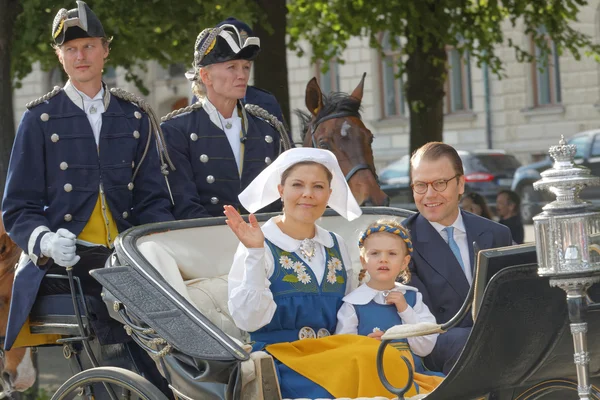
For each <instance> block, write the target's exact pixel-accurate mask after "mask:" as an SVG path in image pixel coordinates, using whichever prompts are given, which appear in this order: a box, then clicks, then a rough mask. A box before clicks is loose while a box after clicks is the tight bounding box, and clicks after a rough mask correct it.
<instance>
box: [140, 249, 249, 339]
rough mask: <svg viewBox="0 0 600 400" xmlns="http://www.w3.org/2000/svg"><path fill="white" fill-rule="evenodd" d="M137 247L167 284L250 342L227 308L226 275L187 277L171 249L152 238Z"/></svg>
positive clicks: (221, 325)
mask: <svg viewBox="0 0 600 400" xmlns="http://www.w3.org/2000/svg"><path fill="white" fill-rule="evenodd" d="M138 248H139V250H140V251H141V252H142V254H143V255H144V257H145V258H146V259H147V260H148V261H149V262H150V263H151V264H152V266H153V267H154V268H155V269H156V270H157V271H158V272H159V273H160V274H161V275H162V276H163V278H164V279H165V280H166V281H167V282H168V283H169V285H171V287H172V288H173V289H175V290H176V291H177V292H178V293H179V294H180V295H182V296H183V297H184V298H185V299H186V300H187V301H188V302H189V303H190V304H191V305H192V306H194V307H196V308H197V309H198V310H199V311H200V312H201V313H202V314H203V315H204V316H205V317H207V318H208V319H209V320H210V321H211V322H212V323H213V324H215V325H216V326H217V327H218V328H219V329H221V330H222V331H223V332H224V333H226V334H227V335H229V336H231V337H232V338H235V339H237V340H239V341H240V342H241V343H248V342H249V335H248V334H247V333H246V332H245V331H242V330H241V329H239V328H238V327H237V326H236V325H235V323H234V322H233V318H231V315H230V314H229V310H228V308H227V300H228V292H227V274H225V275H219V276H215V277H211V278H209V277H206V278H193V279H187V280H186V279H184V276H183V275H182V273H181V271H180V268H179V266H178V260H177V257H176V256H175V254H176V253H174V252H173V249H171V248H169V247H168V246H166V245H165V244H164V243H157V242H155V241H152V242H150V241H148V242H145V243H141V244H140V245H139V246H138Z"/></svg>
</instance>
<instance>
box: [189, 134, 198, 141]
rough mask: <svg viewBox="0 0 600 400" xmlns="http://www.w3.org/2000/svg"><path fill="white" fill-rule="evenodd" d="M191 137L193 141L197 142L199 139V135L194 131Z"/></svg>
mask: <svg viewBox="0 0 600 400" xmlns="http://www.w3.org/2000/svg"><path fill="white" fill-rule="evenodd" d="M190 139H192V142H195V141H196V140H198V135H196V134H195V133H192V134H191V135H190Z"/></svg>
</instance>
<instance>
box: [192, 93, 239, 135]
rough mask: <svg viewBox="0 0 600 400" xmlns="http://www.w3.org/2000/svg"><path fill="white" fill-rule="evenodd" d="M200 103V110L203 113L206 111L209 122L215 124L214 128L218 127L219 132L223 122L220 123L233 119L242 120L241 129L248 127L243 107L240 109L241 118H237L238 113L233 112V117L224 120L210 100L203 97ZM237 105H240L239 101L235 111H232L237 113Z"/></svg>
mask: <svg viewBox="0 0 600 400" xmlns="http://www.w3.org/2000/svg"><path fill="white" fill-rule="evenodd" d="M200 103H201V104H202V108H203V109H204V111H206V113H207V114H208V117H209V118H210V121H211V122H212V123H213V124H215V126H216V127H218V128H219V129H221V130H223V122H222V121H224V120H228V119H233V118H234V117H237V118H241V119H242V127H244V126H248V121H247V117H246V113H245V110H244V107H241V109H242V117H240V116H239V113H237V112H234V113H233V115H232V116H231V118H225V117H223V116H222V115H221V113H220V112H219V110H217V108H216V107H215V105H214V104H213V103H211V102H210V100H209V99H208V97H206V96H204V97H203V98H202V99H201V100H200ZM239 105H240V101H239V100H238V102H237V105H236V110H234V111H237V107H238V106H239Z"/></svg>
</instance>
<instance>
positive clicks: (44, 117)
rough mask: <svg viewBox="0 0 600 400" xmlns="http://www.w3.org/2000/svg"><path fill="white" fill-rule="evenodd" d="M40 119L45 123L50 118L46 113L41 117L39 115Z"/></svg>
mask: <svg viewBox="0 0 600 400" xmlns="http://www.w3.org/2000/svg"><path fill="white" fill-rule="evenodd" d="M40 119H41V120H42V121H44V122H46V121H48V120H49V119H50V116H49V115H48V114H47V113H43V114H42V115H40Z"/></svg>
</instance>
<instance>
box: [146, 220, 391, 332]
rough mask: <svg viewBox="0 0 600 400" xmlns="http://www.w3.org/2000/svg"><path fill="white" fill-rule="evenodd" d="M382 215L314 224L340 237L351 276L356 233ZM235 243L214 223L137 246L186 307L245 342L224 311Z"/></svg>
mask: <svg viewBox="0 0 600 400" xmlns="http://www.w3.org/2000/svg"><path fill="white" fill-rule="evenodd" d="M381 217H385V216H383V215H362V216H361V217H360V218H358V219H356V220H354V221H351V222H348V221H347V220H345V219H343V218H342V217H340V216H327V217H323V218H321V219H320V220H319V222H318V224H319V225H320V226H322V227H323V228H324V229H327V230H329V231H332V232H336V233H337V234H339V235H340V236H341V237H343V238H344V240H345V241H346V244H347V246H348V251H349V253H350V258H351V259H352V269H353V272H354V275H355V277H357V276H358V273H359V271H360V269H361V264H360V254H359V251H358V246H357V245H356V240H357V239H358V235H359V232H360V231H361V230H362V229H364V228H365V227H366V226H367V225H368V224H369V223H371V222H373V221H375V220H377V219H379V218H381ZM238 244H239V241H238V239H237V238H236V237H235V235H234V234H233V233H232V232H231V230H230V229H229V227H228V226H227V225H225V224H219V225H212V226H204V227H196V228H188V229H177V230H171V231H166V232H162V233H156V234H152V235H148V236H144V237H142V238H140V239H139V240H138V242H137V248H138V249H139V250H140V252H141V253H142V254H143V256H144V257H145V258H146V259H147V260H148V262H149V263H150V264H151V265H152V266H153V267H154V268H155V269H156V270H157V271H158V272H159V273H160V274H161V275H162V276H163V277H164V278H165V280H166V281H167V282H168V283H169V284H170V285H171V286H172V287H173V289H175V290H176V291H177V292H178V293H179V294H181V295H182V296H183V297H184V298H185V299H186V300H187V301H188V302H189V303H190V304H191V305H193V306H195V307H196V308H197V309H198V310H199V311H200V312H202V314H203V315H205V316H206V317H207V318H209V319H210V320H211V322H213V323H214V324H215V325H216V326H218V327H219V328H220V329H221V330H223V332H225V333H226V334H228V335H229V336H231V337H234V338H236V339H238V340H241V341H242V342H244V343H247V342H248V340H249V335H248V334H247V333H246V332H244V331H242V330H241V329H239V328H237V327H236V326H235V323H234V322H233V319H232V318H231V315H230V314H229V309H228V307H227V301H228V290H227V276H228V274H229V270H230V268H231V263H232V262H233V255H234V254H235V252H236V249H237V247H238Z"/></svg>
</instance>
